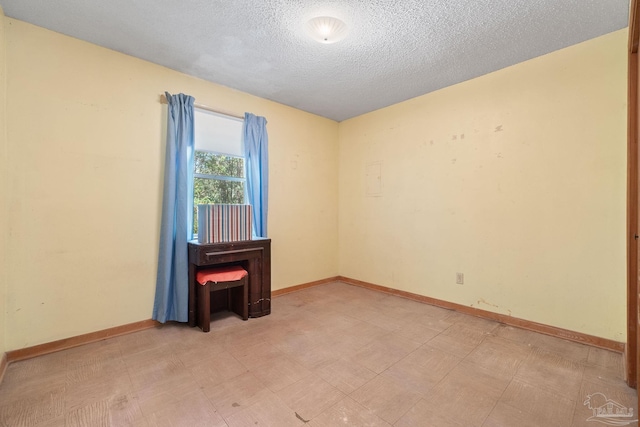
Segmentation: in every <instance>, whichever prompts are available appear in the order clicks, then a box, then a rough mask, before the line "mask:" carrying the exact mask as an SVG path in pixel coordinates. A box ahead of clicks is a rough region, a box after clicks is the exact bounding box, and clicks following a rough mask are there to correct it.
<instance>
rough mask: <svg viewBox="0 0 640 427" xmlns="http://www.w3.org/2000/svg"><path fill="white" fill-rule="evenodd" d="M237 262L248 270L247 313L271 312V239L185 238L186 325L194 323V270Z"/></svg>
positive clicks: (259, 315) (260, 313)
mask: <svg viewBox="0 0 640 427" xmlns="http://www.w3.org/2000/svg"><path fill="white" fill-rule="evenodd" d="M229 264H236V265H241V266H242V267H243V268H244V269H245V270H247V272H248V273H249V317H261V316H265V315H267V314H269V313H271V239H266V238H257V239H254V240H243V241H239V242H224V243H198V242H197V241H191V242H189V326H195V325H196V314H197V313H196V272H197V271H198V269H199V268H204V267H211V266H214V265H229Z"/></svg>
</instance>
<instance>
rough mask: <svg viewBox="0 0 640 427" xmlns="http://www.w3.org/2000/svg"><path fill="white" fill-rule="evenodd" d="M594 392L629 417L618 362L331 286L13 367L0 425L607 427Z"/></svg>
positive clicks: (631, 393)
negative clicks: (266, 311) (260, 312)
mask: <svg viewBox="0 0 640 427" xmlns="http://www.w3.org/2000/svg"><path fill="white" fill-rule="evenodd" d="M594 393H602V395H594V397H593V398H592V401H591V406H592V407H596V406H599V405H601V404H602V403H604V402H606V400H603V399H606V398H608V399H611V400H613V401H615V402H617V403H618V404H619V405H622V407H624V408H633V411H634V414H637V407H636V402H637V394H636V392H635V390H632V389H629V388H628V387H627V386H626V385H625V383H624V381H623V380H622V356H621V355H619V354H617V353H613V352H609V351H605V350H600V349H597V348H592V347H588V346H584V345H580V344H576V343H572V342H568V341H564V340H560V339H556V338H552V337H548V336H545V335H540V334H536V333H532V332H528V331H525V330H521V329H517V328H512V327H509V326H505V325H502V324H499V323H496V322H492V321H487V320H483V319H479V318H475V317H470V316H466V315H462V314H459V313H455V312H452V311H448V310H444V309H441V308H437V307H433V306H429V305H425V304H421V303H417V302H414V301H409V300H406V299H402V298H399V297H394V296H390V295H386V294H383V293H379V292H375V291H370V290H367V289H363V288H358V287H355V286H350V285H347V284H343V283H331V284H327V285H323V286H317V287H314V288H309V289H306V290H303V291H299V292H295V293H291V294H288V295H283V296H280V297H277V298H274V300H273V302H272V314H271V315H269V316H265V317H262V318H259V319H249V321H247V322H243V321H242V320H241V319H239V318H238V317H236V316H235V315H231V314H227V313H225V314H221V315H217V316H215V317H214V320H213V322H212V325H211V332H210V333H208V334H205V333H203V332H201V331H200V330H199V329H192V328H189V327H186V326H184V325H178V324H170V325H166V326H164V327H161V328H157V329H150V330H147V331H142V332H137V333H134V334H130V335H125V336H121V337H117V338H112V339H109V340H105V341H101V342H98V343H95V344H89V345H86V346H83V347H78V348H75V349H71V350H66V351H62V352H58V353H53V354H50V355H46V356H41V357H37V358H34V359H30V360H26V361H22V362H16V363H13V364H11V365H9V367H8V369H7V372H6V375H5V378H4V381H3V382H2V384H1V385H0V426H11V427H18V426H39V427H45V426H46V427H52V426H92V427H93V426H188V427H194V426H220V427H222V426H228V427H240V426H252V427H255V426H274V427H286V426H302V425H304V424H308V425H309V426H312V427H322V426H390V425H392V426H403V427H405V426H411V427H413V426H437V427H447V426H452V427H453V426H455V427H460V426H483V427H498V426H508V427H514V426H517V427H529V426H544V427H553V426H558V427H577V426H596V425H606V424H603V423H599V422H594V421H593V420H592V421H589V417H591V416H592V415H593V410H592V409H590V408H589V405H585V404H584V403H585V401H586V399H587V396H588V395H591V394H594ZM605 396H606V397H605ZM635 418H636V417H635V416H634V417H633V419H635ZM619 420H622V421H626V420H627V419H626V418H619ZM600 421H602V419H600ZM629 425H637V423H635V422H634V423H631V424H629Z"/></svg>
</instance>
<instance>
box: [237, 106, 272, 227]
mask: <svg viewBox="0 0 640 427" xmlns="http://www.w3.org/2000/svg"><path fill="white" fill-rule="evenodd" d="M243 141H244V156H245V162H246V165H247V166H246V168H247V196H248V197H247V198H248V200H249V203H250V204H251V206H252V207H253V234H254V235H255V236H256V237H267V212H268V210H269V209H268V208H269V206H268V198H269V155H268V146H269V137H268V136H267V119H265V118H264V117H260V116H255V115H253V114H251V113H245V114H244V126H243Z"/></svg>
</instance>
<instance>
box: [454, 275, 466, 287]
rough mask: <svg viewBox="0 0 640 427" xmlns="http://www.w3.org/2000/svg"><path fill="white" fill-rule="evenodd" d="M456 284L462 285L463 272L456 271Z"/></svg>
mask: <svg viewBox="0 0 640 427" xmlns="http://www.w3.org/2000/svg"><path fill="white" fill-rule="evenodd" d="M456 284H457V285H464V273H456Z"/></svg>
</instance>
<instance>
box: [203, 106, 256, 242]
mask: <svg viewBox="0 0 640 427" xmlns="http://www.w3.org/2000/svg"><path fill="white" fill-rule="evenodd" d="M242 125H243V120H241V119H236V118H233V117H228V116H223V115H221V114H216V113H213V112H209V111H204V110H199V109H196V110H195V114H194V126H195V130H194V139H195V156H194V158H195V162H194V163H195V170H194V178H193V211H194V212H193V234H194V235H195V234H197V232H198V217H197V215H198V205H199V204H212V203H230V204H244V203H246V195H245V194H246V191H245V189H246V178H245V176H246V174H245V164H244V151H243V147H242Z"/></svg>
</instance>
